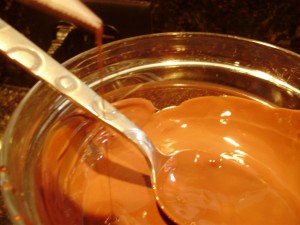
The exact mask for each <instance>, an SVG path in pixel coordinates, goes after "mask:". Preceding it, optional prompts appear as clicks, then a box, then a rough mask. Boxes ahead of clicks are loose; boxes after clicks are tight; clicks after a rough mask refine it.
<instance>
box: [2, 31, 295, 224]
mask: <svg viewBox="0 0 300 225" xmlns="http://www.w3.org/2000/svg"><path fill="white" fill-rule="evenodd" d="M199 36H202V37H208V38H221V39H225V40H226V39H227V40H234V41H237V42H242V43H252V44H254V45H257V46H262V47H263V48H266V49H271V50H276V51H279V52H280V53H284V54H286V55H288V56H291V57H294V58H295V59H296V60H297V61H298V62H300V55H298V54H297V53H295V52H292V51H290V50H287V49H284V48H281V47H278V46H274V45H272V44H268V43H265V42H261V41H257V40H253V39H247V38H242V37H237V36H232V35H224V34H216V33H201V32H169V33H157V34H148V35H142V36H137V37H132V38H127V39H122V40H119V41H115V42H112V43H108V44H105V45H103V54H104V68H105V66H106V64H109V63H111V62H110V60H111V58H109V57H108V58H105V55H106V54H107V55H109V52H112V51H117V50H118V49H120V48H122V47H124V46H128V45H134V44H136V43H137V42H139V41H145V40H151V41H154V40H156V39H157V40H159V39H161V38H174V39H176V38H191V37H199ZM97 53H98V50H97V48H92V49H90V50H88V51H85V52H83V53H81V54H78V55H76V56H74V57H73V58H71V59H69V60H67V61H66V62H64V63H63V65H65V66H66V67H73V68H72V69H71V71H72V72H74V73H75V74H76V71H77V70H79V69H80V70H82V69H83V68H82V67H85V69H86V70H87V72H88V70H89V68H88V67H89V66H88V65H89V62H86V65H83V64H81V63H80V64H78V65H73V64H74V62H78V61H81V60H82V59H85V58H87V56H92V57H91V58H89V60H91V62H95V57H97ZM108 73H109V71H108ZM117 75H118V74H117ZM110 76H116V74H115V73H111V74H110ZM105 79H106V78H105ZM107 79H110V77H109V76H108V78H107ZM93 85H95V84H93V83H90V86H93ZM42 88H46V84H44V83H43V82H38V83H37V84H36V85H35V86H34V87H33V88H32V89H31V90H30V91H29V92H28V93H27V94H26V96H25V97H24V98H23V100H22V101H21V102H20V104H19V105H18V107H17V109H16V110H15V112H14V113H13V115H12V117H11V119H10V121H9V124H8V126H7V128H6V131H5V135H4V138H3V142H2V149H1V157H0V168H1V169H0V179H1V187H2V188H1V189H2V196H3V199H4V202H5V206H6V208H7V210H8V213H9V216H10V218H11V220H12V222H13V224H26V222H25V221H26V220H23V219H22V215H20V212H19V208H18V206H17V204H16V201H17V200H16V197H15V196H14V188H13V187H11V186H10V184H11V177H10V176H9V171H7V170H6V168H8V166H9V165H8V161H7V160H8V158H7V157H8V152H9V150H10V148H9V147H10V146H9V142H10V138H11V135H12V134H13V132H14V127H15V125H16V124H17V123H18V121H19V120H20V114H21V112H22V110H23V109H24V106H26V104H27V103H28V102H29V101H30V99H31V98H32V96H33V95H35V93H36V92H38V91H39V90H41V89H42ZM53 92H54V93H55V91H53ZM299 93H300V92H299ZM55 95H57V96H58V94H57V93H55Z"/></svg>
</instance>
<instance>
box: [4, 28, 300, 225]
mask: <svg viewBox="0 0 300 225" xmlns="http://www.w3.org/2000/svg"><path fill="white" fill-rule="evenodd" d="M103 59H104V60H103V73H102V74H101V77H102V79H99V64H98V49H97V48H94V49H91V50H89V51H87V52H84V53H82V54H80V55H78V56H76V57H74V58H72V59H70V60H68V61H67V62H65V63H64V65H65V66H66V67H67V68H68V69H69V70H71V71H72V72H73V73H74V74H76V75H77V76H79V77H80V78H81V79H82V80H84V81H85V82H86V83H88V84H89V85H90V87H92V88H93V89H95V90H97V91H99V92H100V93H101V94H102V95H103V96H105V97H106V99H108V100H109V101H111V102H115V101H118V100H121V99H124V98H130V97H142V98H146V99H149V100H151V101H152V103H153V104H154V105H155V106H156V107H157V108H159V109H162V108H165V107H168V106H174V105H178V104H179V103H181V102H182V101H184V100H187V99H190V98H194V97H198V96H207V95H217V96H219V95H234V96H241V97H245V98H250V99H254V100H257V101H260V102H262V103H263V104H268V105H273V106H279V107H285V108H291V109H299V108H300V89H299V88H300V56H299V55H297V54H295V53H293V52H291V51H288V50H285V49H282V48H278V47H276V46H272V45H269V44H266V43H262V42H258V41H255V40H249V39H243V38H240V37H234V36H227V35H219V34H210V33H161V34H151V35H145V36H139V37H134V38H129V39H124V40H120V41H117V42H113V43H110V44H106V45H104V46H103ZM80 112H81V111H80V109H78V108H77V107H76V106H74V105H72V103H70V102H69V101H68V100H67V99H65V98H64V97H62V96H61V95H59V94H58V93H57V92H55V91H53V90H52V89H50V88H49V87H48V86H47V85H46V84H44V83H42V82H38V83H37V84H36V85H35V86H34V87H33V88H32V89H31V90H30V92H29V93H28V94H27V95H26V97H25V98H24V99H23V101H22V102H21V103H20V105H19V106H18V108H17V110H16V111H15V113H14V114H13V116H12V118H11V121H10V123H9V125H8V127H7V130H6V133H5V137H4V140H3V144H2V150H1V161H0V165H1V167H0V168H1V174H0V175H1V187H2V193H3V197H4V200H5V204H6V207H7V209H8V212H9V214H10V218H11V221H12V223H13V224H35V225H37V224H56V225H57V224H64V223H63V222H62V221H65V220H66V218H71V217H73V216H72V212H73V211H72V210H75V209H74V208H72V206H68V205H65V206H64V207H63V210H59V205H58V209H56V211H55V213H56V214H57V215H58V214H59V217H60V219H61V220H60V219H57V218H56V215H51V213H52V212H54V211H53V209H49V208H47V207H49V206H48V205H47V201H49V198H46V197H45V196H44V195H43V193H42V191H41V184H40V183H39V182H40V180H42V179H46V178H45V177H43V176H46V175H45V174H44V175H41V173H40V170H41V164H40V157H41V155H43V151H45V148H46V147H47V146H46V145H47V143H48V142H47V141H48V139H47V135H48V134H49V133H50V132H51V130H52V129H53V127H55V126H57V124H59V123H60V121H63V120H65V119H66V118H68V117H70V116H72V115H74V113H80ZM78 126H79V125H78ZM74 129H75V128H74ZM91 133H92V131H91ZM61 138H64V137H61ZM65 138H66V141H68V140H67V139H68V138H67V137H65ZM88 138H89V134H86V136H84V138H83V139H82V142H84V141H85V140H88ZM70 140H71V137H70ZM72 141H74V140H73V139H72ZM81 147H82V146H81ZM98 147H99V146H98ZM100 147H101V146H100ZM55 151H56V149H53V156H52V155H51V154H49V155H48V157H54V158H55V157H56V159H57V160H58V161H59V157H58V156H57V155H55ZM57 163H58V164H59V162H57ZM55 168H56V166H55V165H54V168H53V169H55ZM54 186H55V185H54ZM101 194H104V191H103V190H101V189H100V190H99V195H101ZM54 198H55V196H54ZM53 201H55V200H53ZM57 201H58V200H57ZM58 202H59V201H58ZM161 217H163V215H161ZM163 220H164V219H162V221H163ZM70 221H72V223H71V222H70V223H69V224H99V223H97V220H96V219H86V218H85V216H84V215H83V214H81V215H80V216H79V217H78V218H77V217H76V218H72V219H70ZM148 222H149V221H148ZM166 223H167V222H166ZM103 224H109V221H108V222H107V219H106V222H105V221H104V222H103ZM111 224H114V223H111ZM144 224H147V222H145V223H144ZM149 224H153V221H152V223H151V222H149Z"/></svg>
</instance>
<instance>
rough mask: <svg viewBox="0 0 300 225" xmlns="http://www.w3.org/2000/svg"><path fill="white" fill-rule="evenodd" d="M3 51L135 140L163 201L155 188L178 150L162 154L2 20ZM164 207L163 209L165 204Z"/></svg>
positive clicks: (128, 122) (71, 99)
mask: <svg viewBox="0 0 300 225" xmlns="http://www.w3.org/2000/svg"><path fill="white" fill-rule="evenodd" d="M0 51H1V52H2V53H4V55H6V56H8V57H9V58H11V59H12V60H13V61H15V62H16V63H17V64H19V65H20V66H22V67H23V68H25V69H26V70H27V71H28V72H29V73H30V74H31V75H33V76H34V77H36V78H38V79H39V80H42V81H44V82H46V83H47V84H48V85H49V86H50V87H51V88H53V89H54V90H56V91H58V92H59V93H61V94H63V95H64V96H65V97H67V98H68V99H69V100H70V101H71V102H73V103H76V104H77V105H79V106H81V107H82V108H84V109H86V110H87V111H88V112H89V113H91V114H92V115H94V116H95V117H96V118H98V119H100V120H101V121H104V122H105V123H106V124H108V125H109V126H111V127H112V128H114V129H116V130H117V131H119V132H120V133H121V134H123V135H124V136H125V137H127V138H128V139H129V140H130V141H132V142H133V143H134V144H135V145H136V146H137V147H138V148H139V149H140V151H141V152H142V153H143V154H144V156H145V157H146V159H147V162H148V164H149V166H150V169H151V182H152V187H153V189H154V192H155V194H156V200H157V201H158V203H159V202H160V201H159V199H160V197H159V191H158V190H159V188H157V187H156V178H157V174H158V173H159V171H160V170H161V168H162V167H163V165H164V164H165V163H166V162H167V161H168V159H170V158H172V157H173V156H175V155H176V154H175V153H172V154H170V155H166V154H162V153H160V152H159V151H158V150H157V149H156V148H155V146H154V145H153V143H152V142H151V141H150V140H149V138H148V137H147V136H146V134H145V133H144V132H143V131H142V130H141V129H140V128H139V127H138V126H136V125H135V124H134V123H133V122H132V121H131V120H129V119H128V118H127V117H126V116H125V115H123V114H122V113H121V112H119V111H118V110H117V109H116V108H115V107H114V106H113V105H112V104H110V103H109V102H108V101H106V100H105V99H103V98H102V97H101V96H99V95H98V94H97V93H96V92H95V91H94V90H92V89H91V88H89V87H88V86H87V85H86V84H85V83H83V82H82V81H81V80H80V79H79V78H77V77H76V76H75V75H73V74H72V73H71V72H70V71H68V70H67V69H66V68H65V67H63V66H62V65H61V64H60V63H58V62H56V61H55V60H54V59H53V58H51V57H50V56H49V55H48V54H47V53H45V52H44V51H43V50H42V49H40V48H39V47H38V46H36V45H35V44H34V43H32V42H31V41H30V40H28V39H27V38H26V37H24V36H23V35H22V34H20V33H19V32H18V31H16V30H15V29H14V28H12V27H11V26H10V25H8V24H7V23H6V22H4V21H3V20H1V19H0ZM191 173H192V171H191ZM161 208H162V209H164V207H161Z"/></svg>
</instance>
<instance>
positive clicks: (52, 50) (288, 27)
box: [0, 0, 300, 225]
mask: <svg viewBox="0 0 300 225" xmlns="http://www.w3.org/2000/svg"><path fill="white" fill-rule="evenodd" d="M23 1H29V0H23ZM62 1H63V0H62ZM84 2H85V3H86V4H87V5H88V6H89V7H90V8H91V9H92V10H94V11H95V12H96V13H97V14H98V15H99V16H100V17H101V18H102V19H103V21H104V23H105V33H104V42H105V43H108V42H111V41H114V40H119V39H122V38H127V37H132V36H136V35H141V34H149V33H159V32H173V31H195V32H196V31H197V32H212V33H221V34H230V35H236V36H241V37H245V38H251V39H256V40H259V41H264V42H268V43H270V44H274V45H277V46H279V47H283V48H286V49H289V50H291V51H294V52H296V53H300V3H299V1H298V0H284V1H283V0H152V1H151V0H148V1H147V0H85V1H84ZM70 7H71V6H70ZM0 18H1V19H3V20H5V21H7V22H8V23H9V24H11V25H12V26H13V27H15V28H16V29H17V30H19V31H20V32H22V33H23V34H24V35H25V36H27V37H28V38H29V39H31V40H32V41H33V42H35V43H36V44H37V45H39V46H40V47H41V48H42V49H44V50H45V51H48V53H49V54H51V55H52V56H53V57H54V58H55V59H57V60H58V61H60V62H63V61H65V60H67V59H69V58H71V57H72V56H75V55H76V54H78V53H80V52H82V51H84V50H87V49H90V48H92V47H94V46H95V44H94V43H95V41H94V36H93V34H91V33H90V32H88V31H86V30H85V29H82V28H81V27H77V26H76V25H74V24H71V23H69V22H68V21H61V20H60V19H59V18H56V17H53V16H50V15H48V14H46V13H44V12H39V11H37V10H35V9H33V8H31V7H29V6H28V5H23V4H20V2H17V1H15V0H0ZM62 37H63V38H62ZM0 41H1V40H0ZM35 82H36V80H35V79H33V78H32V77H30V76H29V75H27V74H26V73H25V72H24V71H22V70H21V69H20V68H18V67H16V66H15V65H13V64H12V63H10V62H9V61H8V60H7V59H6V58H5V57H3V56H1V55H0V140H1V137H2V135H3V131H4V129H5V127H6V125H7V122H8V120H9V118H10V115H11V113H12V111H13V110H14V109H15V108H16V106H17V105H18V103H19V101H20V100H21V99H22V97H23V96H24V95H25V94H26V93H27V91H28V90H29V89H30V87H32V85H34V83H35ZM0 205H1V206H0V225H7V224H11V222H10V221H9V219H8V218H7V214H6V211H5V208H4V207H3V200H2V198H1V197H0Z"/></svg>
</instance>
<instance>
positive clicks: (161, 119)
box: [36, 97, 300, 225]
mask: <svg viewBox="0 0 300 225" xmlns="http://www.w3.org/2000/svg"><path fill="white" fill-rule="evenodd" d="M116 106H117V107H118V108H119V110H121V111H122V112H123V113H124V114H126V115H127V116H128V117H129V118H130V119H132V120H133V121H134V122H135V123H136V124H137V125H139V126H140V127H142V129H143V130H144V131H145V132H146V133H147V135H148V136H149V137H150V139H151V140H152V141H153V142H154V144H155V146H156V147H157V148H158V149H159V150H160V151H162V152H165V153H170V152H173V151H175V150H190V151H182V152H181V153H180V155H179V156H180V157H177V156H176V155H175V157H174V158H172V159H171V160H169V161H168V163H167V164H166V165H165V168H164V169H163V170H161V172H160V173H159V176H158V182H157V185H156V186H157V190H156V191H157V192H158V193H159V197H160V202H161V204H162V205H164V206H165V210H166V212H167V214H168V216H169V217H170V218H172V219H173V220H174V221H176V222H178V223H181V224H230V225H234V224H249V225H250V224H251V225H253V224H288V225H292V224H299V221H300V218H299V214H300V207H299V205H300V174H299V170H300V165H299V160H300V152H299V149H300V140H299V137H300V135H299V131H300V129H299V128H300V113H299V112H296V111H294V112H292V111H286V110H282V109H272V108H269V107H266V106H264V105H262V104H260V103H256V102H254V101H250V100H244V99H240V98H236V97H199V98H195V99H192V100H188V101H186V102H184V103H182V104H181V105H180V106H177V107H174V108H168V109H165V110H161V111H158V112H156V111H157V109H156V108H155V107H153V106H152V104H151V103H150V102H149V101H147V100H144V99H141V98H140V99H125V100H122V101H120V102H118V103H116ZM106 151H108V152H109V158H107V157H106ZM108 166H109V173H108ZM38 169H39V170H38V171H37V174H36V178H37V183H38V184H39V187H38V188H39V189H38V190H39V193H40V194H41V196H42V201H40V211H41V214H42V215H44V216H43V220H44V221H43V223H44V224H168V222H167V221H166V220H165V219H164V217H163V216H161V214H160V212H159V210H158V208H157V205H156V201H155V198H154V194H153V190H152V188H151V184H150V178H149V168H148V165H147V162H146V160H145V159H144V158H143V156H142V154H141V153H140V152H139V150H138V149H136V147H135V146H133V145H132V144H131V143H129V142H128V141H127V140H126V139H125V138H124V137H122V136H121V135H119V134H118V133H116V132H114V131H113V130H111V129H104V128H103V124H101V123H99V122H95V121H94V120H93V119H91V118H89V117H87V116H85V115H84V114H82V113H81V112H79V111H78V113H74V115H72V116H70V117H68V118H65V119H64V120H62V121H59V122H58V123H57V124H55V125H54V126H53V128H52V129H51V132H49V134H48V137H47V140H46V142H45V149H44V150H43V152H42V154H41V156H40V160H39V164H38ZM190 171H193V173H191V172H190ZM195 171H196V172H195ZM191 176H192V177H191ZM108 180H109V182H108ZM183 186H184V187H185V188H184V189H182V187H183ZM187 187H188V188H187ZM174 203H175V204H174ZM49 218H51V221H49Z"/></svg>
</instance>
